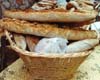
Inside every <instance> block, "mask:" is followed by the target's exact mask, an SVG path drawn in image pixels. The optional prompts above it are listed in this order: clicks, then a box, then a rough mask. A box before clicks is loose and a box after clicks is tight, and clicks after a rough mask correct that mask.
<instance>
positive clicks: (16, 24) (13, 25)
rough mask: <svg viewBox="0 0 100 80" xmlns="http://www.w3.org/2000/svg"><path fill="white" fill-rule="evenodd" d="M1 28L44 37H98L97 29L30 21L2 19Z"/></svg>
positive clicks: (0, 21)
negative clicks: (76, 28) (72, 27)
mask: <svg viewBox="0 0 100 80" xmlns="http://www.w3.org/2000/svg"><path fill="white" fill-rule="evenodd" d="M0 28H3V29H7V30H8V31H12V32H16V33H22V34H30V35H36V36H43V37H61V38H65V39H68V40H82V39H90V38H92V39H95V38H97V33H96V31H93V30H92V31H87V30H73V29H62V28H57V27H54V25H53V26H52V25H50V24H46V23H44V24H41V23H29V22H27V21H21V20H14V19H2V20H0Z"/></svg>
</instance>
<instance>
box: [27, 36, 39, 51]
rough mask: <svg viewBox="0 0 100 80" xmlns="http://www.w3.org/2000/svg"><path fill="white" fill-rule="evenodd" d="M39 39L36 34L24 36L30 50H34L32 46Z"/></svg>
mask: <svg viewBox="0 0 100 80" xmlns="http://www.w3.org/2000/svg"><path fill="white" fill-rule="evenodd" d="M38 41H39V37H36V36H29V35H28V36H26V43H27V45H28V48H29V50H30V51H31V52H34V47H35V46H36V44H37V43H38Z"/></svg>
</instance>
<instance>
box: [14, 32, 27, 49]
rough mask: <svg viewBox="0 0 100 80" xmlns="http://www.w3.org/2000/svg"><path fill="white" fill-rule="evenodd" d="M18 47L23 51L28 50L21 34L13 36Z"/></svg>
mask: <svg viewBox="0 0 100 80" xmlns="http://www.w3.org/2000/svg"><path fill="white" fill-rule="evenodd" d="M13 36H14V41H15V43H16V45H17V46H18V47H19V48H21V49H24V50H25V49H26V40H25V37H24V36H22V35H20V34H13Z"/></svg>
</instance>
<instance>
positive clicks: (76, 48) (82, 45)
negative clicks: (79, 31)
mask: <svg viewBox="0 0 100 80" xmlns="http://www.w3.org/2000/svg"><path fill="white" fill-rule="evenodd" d="M98 44H99V39H85V40H81V41H77V42H73V43H71V44H69V45H68V46H67V51H66V53H73V52H83V51H87V50H90V49H92V48H94V47H95V46H96V45H98Z"/></svg>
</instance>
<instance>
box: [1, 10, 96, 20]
mask: <svg viewBox="0 0 100 80" xmlns="http://www.w3.org/2000/svg"><path fill="white" fill-rule="evenodd" d="M3 14H4V16H5V17H9V18H15V19H22V20H28V21H39V22H84V21H89V20H93V19H95V18H96V16H97V12H96V11H94V10H92V11H82V12H81V11H74V12H70V11H67V10H42V11H34V10H27V11H21V10H5V11H4V13H3Z"/></svg>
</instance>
